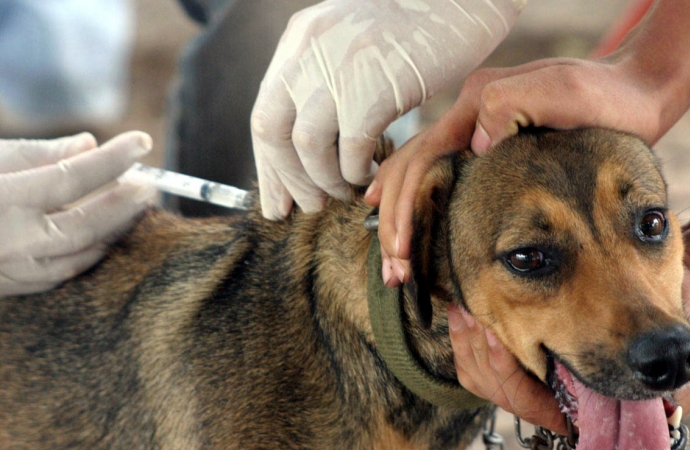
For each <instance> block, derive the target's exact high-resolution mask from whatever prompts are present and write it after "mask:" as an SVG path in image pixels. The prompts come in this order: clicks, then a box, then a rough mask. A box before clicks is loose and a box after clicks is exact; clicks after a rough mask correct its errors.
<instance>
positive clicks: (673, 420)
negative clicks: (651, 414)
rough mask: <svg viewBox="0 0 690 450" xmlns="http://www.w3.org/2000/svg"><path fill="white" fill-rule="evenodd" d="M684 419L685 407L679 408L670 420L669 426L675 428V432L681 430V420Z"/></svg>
mask: <svg viewBox="0 0 690 450" xmlns="http://www.w3.org/2000/svg"><path fill="white" fill-rule="evenodd" d="M682 418H683V407H682V406H678V407H677V408H676V410H675V411H673V414H671V417H669V418H668V424H669V425H671V426H672V427H673V429H674V430H677V429H678V428H680V419H682Z"/></svg>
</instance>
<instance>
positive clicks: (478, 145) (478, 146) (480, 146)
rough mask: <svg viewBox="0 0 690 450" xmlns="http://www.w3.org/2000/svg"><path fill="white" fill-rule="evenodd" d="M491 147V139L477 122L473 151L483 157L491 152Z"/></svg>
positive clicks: (473, 138)
mask: <svg viewBox="0 0 690 450" xmlns="http://www.w3.org/2000/svg"><path fill="white" fill-rule="evenodd" d="M490 146H491V138H490V137H489V135H488V134H487V132H486V130H485V129H484V127H483V126H482V124H480V123H479V122H477V126H476V127H475V129H474V134H473V135H472V143H471V147H472V151H473V152H474V153H475V154H476V155H482V154H484V153H486V152H487V151H488V150H489V147H490Z"/></svg>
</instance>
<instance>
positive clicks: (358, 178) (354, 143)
mask: <svg viewBox="0 0 690 450" xmlns="http://www.w3.org/2000/svg"><path fill="white" fill-rule="evenodd" d="M383 114H385V115H387V116H390V120H388V119H386V120H383V121H382V120H379V119H377V120H375V121H370V122H369V123H365V122H366V121H367V120H366V117H363V116H361V117H357V118H352V117H347V116H345V115H341V116H339V121H340V136H339V139H338V150H339V152H340V155H339V157H340V172H341V173H342V175H343V178H344V179H345V180H346V181H347V182H349V183H352V184H356V185H358V186H366V185H368V184H369V183H371V181H372V180H373V179H374V176H375V175H376V172H377V171H378V164H376V163H375V162H374V160H373V156H374V152H375V151H376V140H377V139H378V138H379V137H380V136H381V135H382V134H383V132H384V131H385V129H386V127H388V125H390V124H391V122H393V120H394V119H395V110H394V109H393V110H392V111H387V112H384V113H383Z"/></svg>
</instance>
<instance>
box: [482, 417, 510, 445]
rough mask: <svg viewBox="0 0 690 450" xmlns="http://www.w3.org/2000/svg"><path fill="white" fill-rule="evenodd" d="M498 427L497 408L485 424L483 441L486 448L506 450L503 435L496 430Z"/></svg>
mask: <svg viewBox="0 0 690 450" xmlns="http://www.w3.org/2000/svg"><path fill="white" fill-rule="evenodd" d="M495 429H496V410H495V409H494V412H493V413H492V414H491V417H490V418H489V420H487V421H486V423H485V424H484V432H483V433H482V441H483V442H484V447H485V448H486V450H495V449H498V450H504V447H503V444H505V441H504V440H503V436H501V435H500V434H498V433H496V431H494V430H495Z"/></svg>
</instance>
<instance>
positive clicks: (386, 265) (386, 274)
mask: <svg viewBox="0 0 690 450" xmlns="http://www.w3.org/2000/svg"><path fill="white" fill-rule="evenodd" d="M382 263H383V266H382V267H381V278H383V284H385V285H386V286H388V282H389V281H390V279H391V278H392V277H393V270H392V269H391V262H390V260H389V259H388V258H383V260H382Z"/></svg>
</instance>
